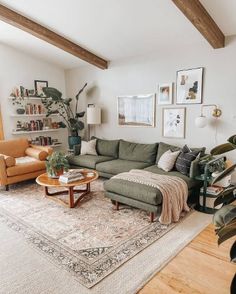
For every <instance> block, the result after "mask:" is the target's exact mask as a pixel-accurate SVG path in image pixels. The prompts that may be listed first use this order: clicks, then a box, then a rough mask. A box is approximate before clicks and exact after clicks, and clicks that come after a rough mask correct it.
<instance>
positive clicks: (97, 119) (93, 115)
mask: <svg viewBox="0 0 236 294" xmlns="http://www.w3.org/2000/svg"><path fill="white" fill-rule="evenodd" d="M87 124H88V125H99V124H101V108H100V107H97V106H91V107H87Z"/></svg>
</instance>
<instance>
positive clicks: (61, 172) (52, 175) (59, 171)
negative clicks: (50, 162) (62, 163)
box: [47, 168, 64, 179]
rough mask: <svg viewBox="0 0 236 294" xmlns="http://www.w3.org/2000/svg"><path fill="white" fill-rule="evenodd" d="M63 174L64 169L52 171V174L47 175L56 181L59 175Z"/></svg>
mask: <svg viewBox="0 0 236 294" xmlns="http://www.w3.org/2000/svg"><path fill="white" fill-rule="evenodd" d="M63 173H64V169H63V168H62V169H60V170H55V169H54V170H53V173H49V172H47V174H48V176H49V178H53V179H58V178H59V177H60V176H61V175H63Z"/></svg>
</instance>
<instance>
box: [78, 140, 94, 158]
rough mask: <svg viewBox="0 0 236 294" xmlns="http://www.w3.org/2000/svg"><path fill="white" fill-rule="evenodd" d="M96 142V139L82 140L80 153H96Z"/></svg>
mask: <svg viewBox="0 0 236 294" xmlns="http://www.w3.org/2000/svg"><path fill="white" fill-rule="evenodd" d="M96 142H97V139H95V140H91V141H88V142H86V141H82V142H81V150H80V154H81V155H85V154H90V155H98V154H97V151H96Z"/></svg>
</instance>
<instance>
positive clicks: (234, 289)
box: [230, 274, 236, 294]
mask: <svg viewBox="0 0 236 294" xmlns="http://www.w3.org/2000/svg"><path fill="white" fill-rule="evenodd" d="M235 293H236V274H235V275H234V278H233V280H232V282H231V286H230V294H235Z"/></svg>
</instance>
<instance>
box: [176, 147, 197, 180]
mask: <svg viewBox="0 0 236 294" xmlns="http://www.w3.org/2000/svg"><path fill="white" fill-rule="evenodd" d="M197 157H199V158H200V152H199V150H195V151H192V150H190V149H189V148H188V146H187V145H185V146H184V147H183V149H182V150H181V153H180V155H179V156H178V158H177V160H176V163H175V167H176V170H177V171H179V172H180V173H182V174H184V175H189V171H190V167H191V163H192V161H194V160H195V159H196V158H197Z"/></svg>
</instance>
